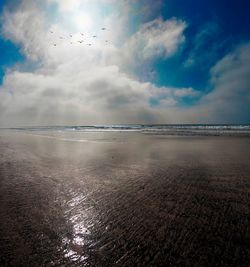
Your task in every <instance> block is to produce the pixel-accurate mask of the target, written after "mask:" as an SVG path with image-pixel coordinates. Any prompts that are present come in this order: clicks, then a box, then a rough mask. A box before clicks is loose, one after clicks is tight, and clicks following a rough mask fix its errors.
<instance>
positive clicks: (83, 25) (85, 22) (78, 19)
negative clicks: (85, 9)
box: [74, 13, 94, 30]
mask: <svg viewBox="0 0 250 267" xmlns="http://www.w3.org/2000/svg"><path fill="white" fill-rule="evenodd" d="M74 23H75V26H76V28H77V30H82V29H85V30H90V29H92V28H93V24H94V23H93V20H92V18H91V17H90V16H89V15H87V14H84V13H81V14H76V15H75V17H74Z"/></svg>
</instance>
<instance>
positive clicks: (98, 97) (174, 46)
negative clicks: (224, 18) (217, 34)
mask: <svg viewBox="0 0 250 267" xmlns="http://www.w3.org/2000/svg"><path fill="white" fill-rule="evenodd" d="M73 2H74V3H72V1H68V0H63V1H57V0H47V2H45V3H44V4H43V5H39V4H37V2H36V1H31V0H30V1H22V2H21V3H20V4H19V5H18V6H17V7H16V8H14V9H6V10H5V12H4V14H3V17H2V21H3V34H4V36H5V38H6V39H9V40H11V41H12V42H14V43H16V44H18V45H19V46H20V48H21V51H22V53H23V54H24V55H25V57H26V59H27V60H26V62H25V63H23V64H21V65H18V66H16V67H15V68H12V69H9V70H8V71H7V72H6V75H5V77H4V81H3V85H2V86H1V88H0V125H1V126H17V125H51V124H56V125H59V124H71V125H72V124H81V125H83V124H104V123H178V122H182V123H183V122H191V123H195V122H217V121H220V122H221V120H224V119H225V120H227V121H230V120H231V119H232V121H233V120H234V119H237V118H240V119H242V120H245V119H247V117H246V116H245V117H244V116H243V115H242V114H247V113H246V112H248V113H249V111H250V108H249V102H250V96H249V84H250V80H249V63H248V62H249V59H250V45H244V46H240V47H237V48H236V49H235V50H234V51H232V53H231V54H229V55H227V56H226V57H225V58H223V59H222V60H221V61H219V62H218V63H217V64H216V65H215V66H214V67H213V68H212V69H211V84H212V87H213V90H212V91H211V92H210V93H207V94H205V95H203V94H201V93H200V92H198V91H196V90H195V89H193V88H173V87H157V86H156V85H154V84H153V83H150V82H141V81H140V78H139V77H136V75H134V69H135V68H140V66H142V65H144V64H151V63H152V62H153V61H154V60H156V59H157V58H169V57H171V56H173V55H174V54H175V53H177V51H178V50H179V49H180V47H181V46H182V44H183V43H184V42H185V36H184V30H185V28H186V27H187V23H186V22H185V21H182V20H179V19H176V18H172V19H169V20H165V21H164V20H163V19H161V18H158V19H154V20H152V21H149V22H145V23H143V24H142V25H140V27H139V28H138V30H137V31H136V32H133V33H132V31H131V34H130V35H129V36H128V34H129V30H128V22H129V12H124V11H123V12H121V3H120V4H116V3H115V1H112V0H102V1H99V3H100V2H101V3H102V4H103V5H104V6H107V7H109V12H108V14H106V13H107V12H106V13H105V15H103V14H102V10H99V9H98V7H97V6H96V5H95V4H96V1H87V0H85V1H77V0H74V1H73ZM52 4H56V8H57V16H58V19H57V20H55V21H53V22H52V21H50V19H49V15H48V13H49V11H48V10H49V8H50V7H51V5H52ZM124 5H125V6H124ZM73 6H77V8H76V9H77V12H78V10H83V11H84V12H86V11H89V10H90V11H91V12H92V13H93V15H94V14H95V15H97V16H99V20H100V21H104V22H105V27H106V28H107V31H106V32H103V31H101V30H100V28H101V26H102V25H101V24H98V23H97V24H98V25H95V24H93V23H92V24H93V25H92V26H91V27H92V28H91V27H90V26H89V27H90V28H89V29H88V31H89V32H87V33H86V36H85V37H84V38H85V40H86V42H90V41H91V42H94V43H93V45H92V46H91V47H90V46H87V45H86V43H85V44H84V45H82V44H80V43H77V40H79V38H81V35H80V32H79V29H77V27H76V28H75V30H74V32H73V37H72V38H73V42H74V43H73V45H72V44H71V43H70V41H69V40H68V39H69V35H70V34H71V33H72V31H73V30H72V21H68V20H67V14H69V13H70V14H71V15H72V16H76V18H77V16H79V14H77V13H76V14H74V12H75V8H74V9H72V7H73ZM122 7H123V8H124V7H126V8H127V11H128V10H129V2H123V6H122ZM123 10H124V9H123ZM125 10H126V9H125ZM114 18H117V19H118V18H119V19H118V20H117V23H114ZM97 21H98V20H97ZM67 25H68V27H67ZM89 25H90V24H89ZM51 31H52V32H53V34H51ZM92 32H94V34H97V35H98V38H97V39H96V40H94V41H93V39H91V38H92V36H90V34H92ZM60 37H63V38H64V39H62V40H61V41H60V42H59V40H60V39H59V38H60ZM67 38H68V39H67ZM106 39H108V40H109V42H108V44H107V43H106V41H105V40H106ZM66 40H67V41H66ZM121 40H122V42H121ZM55 43H56V44H57V45H56V46H54V44H55ZM184 99H191V100H194V103H195V104H194V105H192V106H190V107H187V106H182V102H183V100H184ZM242 109H244V113H243V112H241V110H242Z"/></svg>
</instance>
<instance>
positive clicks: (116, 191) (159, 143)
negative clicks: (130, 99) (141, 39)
mask: <svg viewBox="0 0 250 267" xmlns="http://www.w3.org/2000/svg"><path fill="white" fill-rule="evenodd" d="M249 162H250V138H247V137H241V138H239V137H184V136H182V137H180V136H179V137H176V136H166V135H142V134H139V133H119V132H118V133H116V132H106V133H105V132H103V133H100V132H99V133H82V132H49V131H47V132H44V131H41V132H39V131H36V132H14V131H8V132H6V131H4V132H1V133H0V254H1V258H0V265H1V266H225V265H226V266H247V263H249V260H250V251H249V245H250V227H249V225H250V206H249V205H250V204H249V203H250V201H249V200H250V199H249V198H250V176H249V174H250V164H249Z"/></svg>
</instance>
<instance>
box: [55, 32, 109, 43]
mask: <svg viewBox="0 0 250 267" xmlns="http://www.w3.org/2000/svg"><path fill="white" fill-rule="evenodd" d="M101 30H102V31H106V28H101ZM50 33H51V34H55V33H54V31H50ZM80 35H81V37H82V38H81V40H78V41H76V42H78V43H80V44H82V43H83V42H84V39H83V38H84V37H85V34H83V33H80ZM68 38H69V40H70V44H71V45H72V44H73V40H72V38H73V35H72V34H69V36H68ZM92 38H97V36H96V35H93V36H92ZM59 39H61V40H63V39H67V37H63V36H59ZM105 43H106V44H107V43H108V40H105ZM52 45H53V46H57V43H53V44H52ZM86 45H88V46H92V45H93V43H87V44H86Z"/></svg>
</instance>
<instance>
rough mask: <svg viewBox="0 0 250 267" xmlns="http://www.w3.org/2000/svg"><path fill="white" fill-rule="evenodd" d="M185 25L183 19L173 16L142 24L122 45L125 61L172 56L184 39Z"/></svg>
mask: <svg viewBox="0 0 250 267" xmlns="http://www.w3.org/2000/svg"><path fill="white" fill-rule="evenodd" d="M186 27H187V25H186V23H185V22H184V21H182V20H178V19H175V18H172V19H170V20H166V21H164V20H163V19H161V18H159V19H155V20H153V21H150V22H147V23H145V24H143V25H142V26H141V27H140V29H139V30H138V31H137V32H136V33H135V34H134V35H133V36H131V37H130V39H129V40H128V41H127V42H126V43H125V45H124V53H125V56H126V58H127V61H128V62H129V61H132V62H134V63H138V62H143V61H145V60H154V59H157V58H159V57H163V58H167V57H170V56H172V55H173V54H175V53H176V51H177V50H178V48H179V47H180V45H181V44H182V43H183V42H184V41H185V37H184V35H183V32H184V30H185V28H186Z"/></svg>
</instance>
